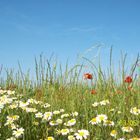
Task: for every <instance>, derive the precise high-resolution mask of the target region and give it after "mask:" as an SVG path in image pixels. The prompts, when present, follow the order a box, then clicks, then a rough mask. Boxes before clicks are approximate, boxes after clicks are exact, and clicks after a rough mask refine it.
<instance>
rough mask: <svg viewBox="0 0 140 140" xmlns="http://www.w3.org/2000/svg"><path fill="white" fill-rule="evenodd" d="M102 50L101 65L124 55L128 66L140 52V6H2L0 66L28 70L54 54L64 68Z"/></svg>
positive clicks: (121, 2)
mask: <svg viewBox="0 0 140 140" xmlns="http://www.w3.org/2000/svg"><path fill="white" fill-rule="evenodd" d="M98 44H102V45H101V46H102V47H103V49H101V60H102V61H103V64H104V66H106V65H107V63H108V61H109V56H108V54H109V47H110V46H111V45H113V55H114V59H116V58H119V57H120V56H119V55H120V51H121V50H122V51H123V52H127V53H128V57H129V60H130V58H131V59H133V58H134V57H135V56H136V54H137V53H138V52H140V1H139V0H12V1H11V0H0V64H3V65H4V66H5V67H14V68H17V66H18V65H17V61H18V60H19V61H20V62H21V65H22V66H23V68H24V69H27V68H32V67H33V66H34V57H35V56H39V54H40V53H42V52H43V54H44V55H45V56H46V57H49V56H50V55H51V54H52V53H54V54H55V55H56V56H57V58H58V60H59V61H61V62H62V63H64V62H65V61H66V59H67V58H68V59H69V60H70V63H74V62H75V59H76V56H77V54H84V55H85V56H86V57H90V58H92V57H94V55H96V52H97V49H92V51H91V52H88V53H85V52H86V50H87V49H88V48H91V47H93V46H96V45H98Z"/></svg>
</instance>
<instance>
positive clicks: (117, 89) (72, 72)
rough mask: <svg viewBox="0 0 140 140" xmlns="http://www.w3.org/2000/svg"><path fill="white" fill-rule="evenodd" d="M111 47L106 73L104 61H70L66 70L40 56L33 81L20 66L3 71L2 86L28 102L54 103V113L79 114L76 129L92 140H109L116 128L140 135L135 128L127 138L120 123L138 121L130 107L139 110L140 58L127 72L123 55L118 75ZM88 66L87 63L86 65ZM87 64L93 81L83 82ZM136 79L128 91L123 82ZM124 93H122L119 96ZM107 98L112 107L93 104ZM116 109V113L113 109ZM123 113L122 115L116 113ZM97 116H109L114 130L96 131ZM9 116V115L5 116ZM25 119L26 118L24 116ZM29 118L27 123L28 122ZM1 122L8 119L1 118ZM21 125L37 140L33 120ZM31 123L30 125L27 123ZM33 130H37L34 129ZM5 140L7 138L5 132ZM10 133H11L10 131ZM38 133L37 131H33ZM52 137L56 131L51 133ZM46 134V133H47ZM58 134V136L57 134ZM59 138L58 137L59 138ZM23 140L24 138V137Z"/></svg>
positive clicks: (25, 136)
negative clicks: (87, 133) (86, 134)
mask: <svg viewBox="0 0 140 140" xmlns="http://www.w3.org/2000/svg"><path fill="white" fill-rule="evenodd" d="M112 57H113V56H112V48H111V50H110V66H109V67H108V68H107V71H105V70H103V69H102V66H101V62H100V61H99V63H98V65H95V64H94V63H93V62H92V61H91V60H89V59H88V58H85V57H83V58H82V62H81V63H79V64H75V65H74V66H73V67H70V66H69V64H68V61H67V62H66V65H65V67H63V66H62V65H61V64H59V63H58V62H57V60H56V59H55V58H53V56H51V57H50V58H49V59H46V58H45V57H44V56H43V55H40V57H39V59H37V58H35V73H36V75H35V77H34V78H32V76H31V74H30V72H29V71H28V72H27V73H24V72H23V71H22V67H21V65H20V63H19V64H18V65H19V70H18V71H17V72H15V71H14V69H4V68H2V67H1V68H0V74H1V80H0V86H1V88H2V89H7V90H15V91H16V93H17V94H19V95H21V96H22V97H23V98H24V99H25V100H27V99H29V98H34V99H36V100H38V101H43V102H47V103H49V104H51V110H59V109H61V108H63V109H65V111H66V112H74V111H77V112H79V116H78V122H79V123H77V125H76V128H77V129H80V128H81V129H88V130H89V132H90V138H89V139H90V140H94V139H100V140H107V139H108V140H110V139H112V138H111V137H110V131H111V130H112V129H116V130H117V131H118V133H120V137H126V138H129V137H135V136H137V137H138V136H140V133H139V131H138V130H139V129H140V126H135V127H134V129H135V133H132V134H130V135H129V134H128V135H125V134H124V133H122V132H121V130H120V128H121V126H119V124H118V122H119V120H134V119H137V120H139V119H140V117H139V116H138V118H136V117H135V116H133V115H131V114H130V111H129V110H130V108H131V107H135V106H136V107H138V108H140V102H139V101H140V94H139V93H140V86H139V84H140V80H139V75H137V74H138V72H139V69H140V66H139V55H137V56H136V59H135V60H134V62H133V64H132V66H131V67H130V68H129V71H128V70H127V66H126V59H127V54H124V55H123V54H122V56H121V60H120V62H119V68H118V75H117V74H116V73H115V71H116V70H114V67H113V58H112ZM85 63H86V64H85ZM85 65H90V66H91V67H90V68H91V69H90V70H89V71H90V72H91V73H92V74H93V79H92V80H84V79H83V74H84V72H85ZM2 72H5V73H6V77H5V78H2ZM128 75H130V76H131V77H133V83H132V84H131V86H132V90H128V85H127V84H126V83H124V79H125V77H126V76H128ZM92 89H94V90H96V94H95V95H93V94H91V90H92ZM119 93H121V94H119ZM105 99H108V100H109V101H110V105H109V106H107V107H106V106H105V107H104V106H103V107H97V108H93V107H92V104H93V103H94V102H100V101H102V100H105ZM111 109H114V112H113V113H110V110H111ZM118 111H121V115H120V114H118V113H117V112H118ZM97 114H106V115H108V118H110V119H111V120H114V121H115V123H116V125H115V126H114V127H113V128H107V129H105V128H104V127H101V126H97V127H96V128H95V127H94V126H92V125H90V124H89V121H90V120H91V119H92V118H93V117H95V116H96V115H97ZM5 115H6V114H5ZM23 116H24V115H23ZM25 119H26V120H25ZM1 120H5V119H4V118H3V117H1ZM21 121H22V123H23V122H25V123H24V124H22V125H23V126H24V128H25V129H26V131H25V135H24V138H23V139H25V140H28V139H37V137H36V136H34V137H33V135H32V134H31V133H32V132H30V125H29V124H30V123H31V122H30V121H29V118H28V116H26V117H23V118H22V120H21ZM28 121H29V122H28ZM40 127H41V130H42V132H39V134H38V135H39V136H38V138H44V137H45V136H43V135H44V134H46V132H44V131H43V129H44V130H46V127H45V126H40ZM34 131H37V129H36V130H34ZM2 133H3V135H2V140H4V139H5V138H6V136H4V132H2ZM9 133H10V132H9ZM34 133H35V134H37V132H34ZM52 134H53V132H52ZM46 135H47V134H46ZM54 135H55V134H54ZM56 138H57V139H58V140H59V139H63V138H59V137H57V136H56ZM21 139H22V138H21Z"/></svg>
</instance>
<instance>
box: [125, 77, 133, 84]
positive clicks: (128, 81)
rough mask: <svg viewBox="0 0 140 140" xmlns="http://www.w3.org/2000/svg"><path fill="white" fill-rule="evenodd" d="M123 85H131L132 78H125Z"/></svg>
mask: <svg viewBox="0 0 140 140" xmlns="http://www.w3.org/2000/svg"><path fill="white" fill-rule="evenodd" d="M124 82H125V83H131V82H132V77H131V76H127V77H126V78H125V80H124Z"/></svg>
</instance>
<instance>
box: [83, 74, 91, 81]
mask: <svg viewBox="0 0 140 140" xmlns="http://www.w3.org/2000/svg"><path fill="white" fill-rule="evenodd" d="M92 78H93V76H92V74H90V73H85V74H84V79H90V80H91V79H92Z"/></svg>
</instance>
